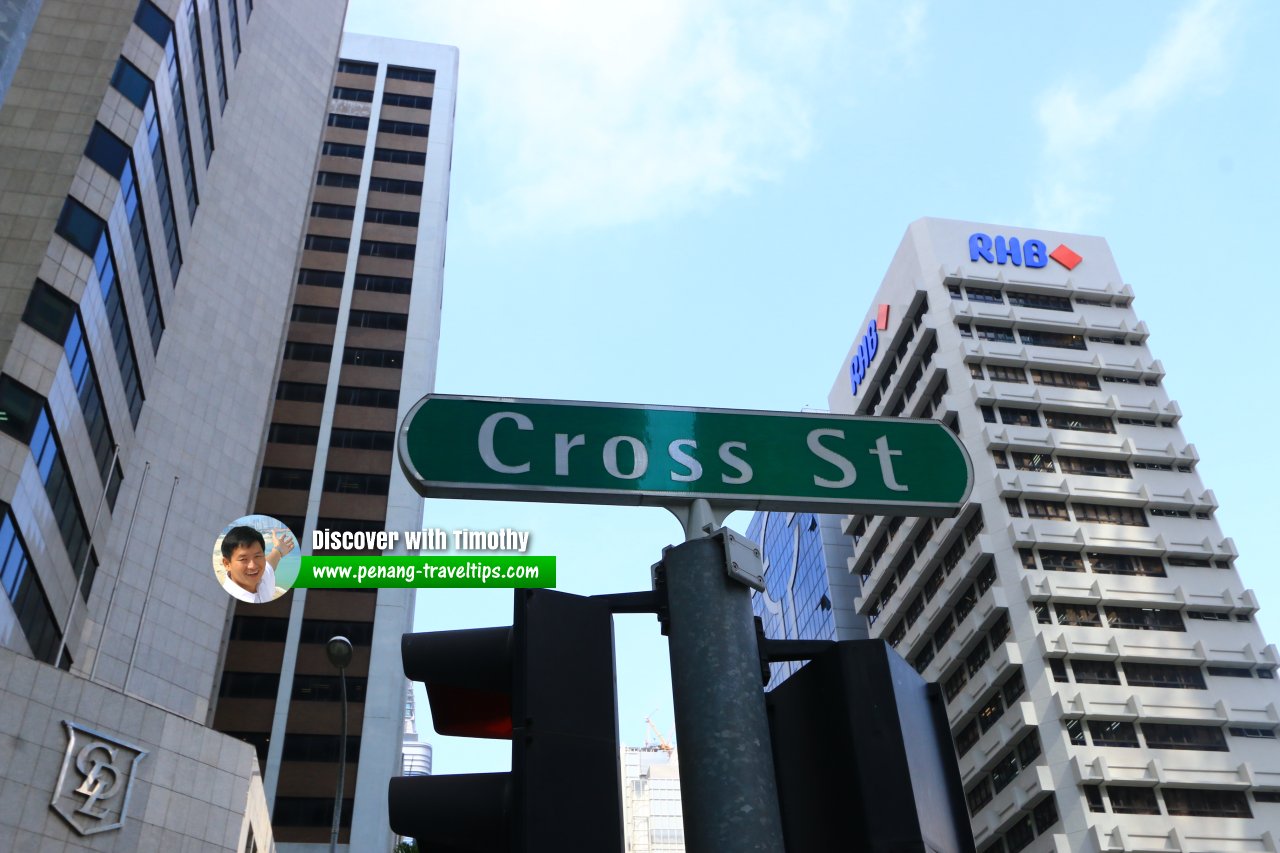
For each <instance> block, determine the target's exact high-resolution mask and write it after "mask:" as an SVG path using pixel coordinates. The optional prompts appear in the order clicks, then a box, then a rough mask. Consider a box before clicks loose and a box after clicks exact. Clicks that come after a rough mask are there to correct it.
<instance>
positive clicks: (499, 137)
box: [348, 0, 848, 232]
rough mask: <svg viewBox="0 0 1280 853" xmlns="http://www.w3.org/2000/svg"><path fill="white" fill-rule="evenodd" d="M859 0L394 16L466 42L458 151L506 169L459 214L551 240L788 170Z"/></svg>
mask: <svg viewBox="0 0 1280 853" xmlns="http://www.w3.org/2000/svg"><path fill="white" fill-rule="evenodd" d="M847 2H848V0H830V2H827V3H825V4H812V5H808V6H803V7H793V6H792V5H791V4H786V5H779V4H771V3H768V2H764V1H763V0H759V2H744V0H738V2H733V0H705V2H699V3H688V2H685V1H684V0H648V2H644V3H602V2H599V0H544V2H539V3H499V2H495V0H471V2H447V3H433V4H430V6H419V5H417V4H414V6H412V7H401V8H399V9H397V10H395V14H396V15H398V16H407V18H408V20H409V23H408V24H407V26H402V27H401V28H400V32H405V34H406V37H417V38H429V39H431V40H434V41H441V42H445V43H450V44H456V45H457V46H458V47H459V49H460V52H461V64H460V69H459V98H458V102H459V105H458V123H459V129H458V134H459V138H460V139H461V138H465V139H466V140H467V144H468V146H469V148H468V150H466V151H463V150H462V149H461V148H460V149H459V151H458V154H457V157H458V158H461V157H467V158H471V159H472V160H473V162H475V161H476V159H477V158H483V160H482V162H484V163H486V164H492V167H491V169H492V171H491V173H490V174H489V175H488V179H487V180H486V184H487V186H485V187H483V188H481V187H475V188H474V189H476V190H479V191H480V192H481V193H487V194H485V195H481V197H479V198H474V197H473V198H471V199H466V200H463V199H457V198H455V202H461V204H460V205H459V207H460V208H461V212H463V213H464V214H467V215H470V216H475V217H478V218H480V220H481V221H483V222H484V223H485V227H486V228H488V229H490V230H493V231H507V232H511V231H515V232H528V231H536V232H543V231H546V230H553V231H565V230H573V229H579V228H590V227H600V226H609V225H614V224H619V223H625V222H633V221H638V220H643V219H648V218H652V217H656V216H659V215H668V214H671V213H678V212H681V211H687V210H689V209H694V208H697V207H698V206H700V205H702V204H705V203H706V202H708V201H709V200H711V199H714V198H715V197H718V196H723V195H725V194H734V193H744V192H747V191H748V190H749V189H750V188H751V187H752V186H753V185H754V184H756V183H757V182H760V181H767V180H771V179H775V178H777V177H778V176H780V175H781V174H782V173H783V171H784V170H785V169H786V167H787V165H788V164H789V163H792V162H794V161H796V160H798V159H799V158H802V157H804V155H805V154H806V152H807V151H808V149H809V146H810V141H811V126H810V125H811V112H812V110H813V109H814V106H815V105H814V104H812V103H810V102H809V98H810V97H812V96H811V95H810V92H809V90H810V89H812V88H813V87H814V84H815V83H818V82H820V81H821V80H822V79H823V74H824V68H826V67H827V65H828V60H829V59H830V57H831V56H832V53H833V51H834V50H835V49H837V48H839V47H840V43H841V40H842V33H843V31H844V30H845V29H846V23H847V20H848V9H847ZM390 5H391V4H388V3H385V2H380V3H377V4H376V10H375V7H374V5H373V4H372V3H369V4H368V5H364V4H357V3H353V7H354V8H353V10H352V14H351V16H350V18H349V22H348V26H349V27H350V28H352V29H353V30H356V31H380V32H385V30H383V29H382V28H381V27H377V26H376V22H377V21H378V20H379V19H380V18H381V15H383V14H386V13H388V12H390V11H391V10H390V9H389V8H388V7H389V6H390ZM397 5H398V4H397ZM387 19H388V20H389V19H390V16H389V15H388V17H387ZM371 24H372V26H371ZM406 31H407V32H406ZM476 146H479V147H480V148H481V149H482V150H475V149H476Z"/></svg>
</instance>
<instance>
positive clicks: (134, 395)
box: [57, 197, 144, 426]
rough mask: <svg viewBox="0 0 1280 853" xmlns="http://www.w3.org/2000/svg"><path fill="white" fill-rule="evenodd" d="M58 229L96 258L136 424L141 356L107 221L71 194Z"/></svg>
mask: <svg viewBox="0 0 1280 853" xmlns="http://www.w3.org/2000/svg"><path fill="white" fill-rule="evenodd" d="M57 232H58V234H59V235H60V236H62V237H64V238H65V239H67V240H68V241H69V242H70V243H71V244H72V245H74V246H75V247H76V248H78V249H80V250H81V251H82V252H84V253H85V254H87V255H88V256H89V257H91V258H93V265H94V269H95V271H96V272H97V276H98V290H99V292H100V293H101V294H102V302H103V305H104V307H105V308H106V312H107V322H108V324H109V326H110V328H111V343H112V346H113V347H114V349H115V353H116V363H117V366H118V367H119V368H120V381H121V383H122V384H123V385H124V393H125V399H126V400H127V401H128V403H129V415H130V417H131V418H132V419H133V423H134V425H135V426H136V425H137V423H138V417H139V416H140V415H141V414H142V403H143V399H144V397H143V393H142V384H141V381H140V379H139V378H138V356H137V353H136V352H135V351H134V348H133V337H132V335H131V334H130V332H129V318H128V315H127V314H126V312H125V307H124V301H123V298H122V296H121V294H120V282H119V279H118V278H117V276H116V262H115V255H114V253H113V252H112V249H111V239H110V237H108V235H107V230H106V223H104V222H103V221H102V220H101V219H98V217H96V216H94V215H93V213H91V212H90V211H89V209H88V208H86V207H85V206H84V205H82V204H80V202H78V201H76V200H75V199H74V198H71V197H68V198H67V201H66V204H64V205H63V208H62V214H61V215H60V216H59V217H58V224H57Z"/></svg>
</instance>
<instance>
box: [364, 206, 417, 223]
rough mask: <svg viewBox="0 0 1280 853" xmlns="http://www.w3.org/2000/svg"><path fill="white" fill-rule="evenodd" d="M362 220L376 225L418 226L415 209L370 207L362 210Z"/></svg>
mask: <svg viewBox="0 0 1280 853" xmlns="http://www.w3.org/2000/svg"><path fill="white" fill-rule="evenodd" d="M364 221H365V222H373V223H376V224H378V225H406V226H409V227H411V228H416V227H417V226H418V212H417V211H416V210H384V209H382V208H380V207H371V208H369V209H368V210H366V211H365V212H364Z"/></svg>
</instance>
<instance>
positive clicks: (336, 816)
mask: <svg viewBox="0 0 1280 853" xmlns="http://www.w3.org/2000/svg"><path fill="white" fill-rule="evenodd" d="M338 681H339V682H340V683H341V684H342V739H341V740H340V741H338V795H337V796H336V797H335V798H334V800H333V832H332V833H330V835H329V853H337V851H338V824H339V822H340V820H341V818H342V793H343V792H342V787H343V783H344V782H346V775H347V670H346V667H342V668H340V669H339V670H338Z"/></svg>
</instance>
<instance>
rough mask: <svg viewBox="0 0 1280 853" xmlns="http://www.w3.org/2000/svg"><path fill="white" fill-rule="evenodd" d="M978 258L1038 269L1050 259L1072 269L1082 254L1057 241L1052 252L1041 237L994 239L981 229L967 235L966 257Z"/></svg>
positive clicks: (992, 262)
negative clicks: (967, 252) (967, 253)
mask: <svg viewBox="0 0 1280 853" xmlns="http://www.w3.org/2000/svg"><path fill="white" fill-rule="evenodd" d="M979 259H981V260H984V261H986V262H987V263H989V264H1001V265H1004V264H1013V265H1014V266H1015V267H1024V266H1025V267H1031V268H1032V269H1040V268H1041V267H1043V266H1045V265H1046V264H1048V263H1049V261H1050V260H1051V259H1052V260H1054V261H1056V262H1057V263H1059V264H1061V265H1062V266H1064V267H1066V268H1067V269H1068V270H1073V269H1075V268H1076V265H1077V264H1079V263H1080V262H1081V261H1082V260H1084V258H1082V257H1080V256H1079V255H1077V254H1076V253H1075V252H1073V251H1071V250H1070V249H1068V248H1067V246H1066V244H1065V243H1064V244H1059V246H1058V248H1056V249H1054V250H1053V251H1052V252H1050V251H1049V250H1048V247H1047V246H1045V244H1044V241H1042V240H1027V241H1025V242H1021V241H1019V240H1018V238H1017V237H1005V236H1003V235H999V234H998V235H996V237H995V238H994V239H992V238H991V237H990V236H988V235H986V234H983V233H982V232H981V231H979V232H976V233H974V234H970V235H969V260H971V261H973V262H974V263H977V261H978V260H979Z"/></svg>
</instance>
